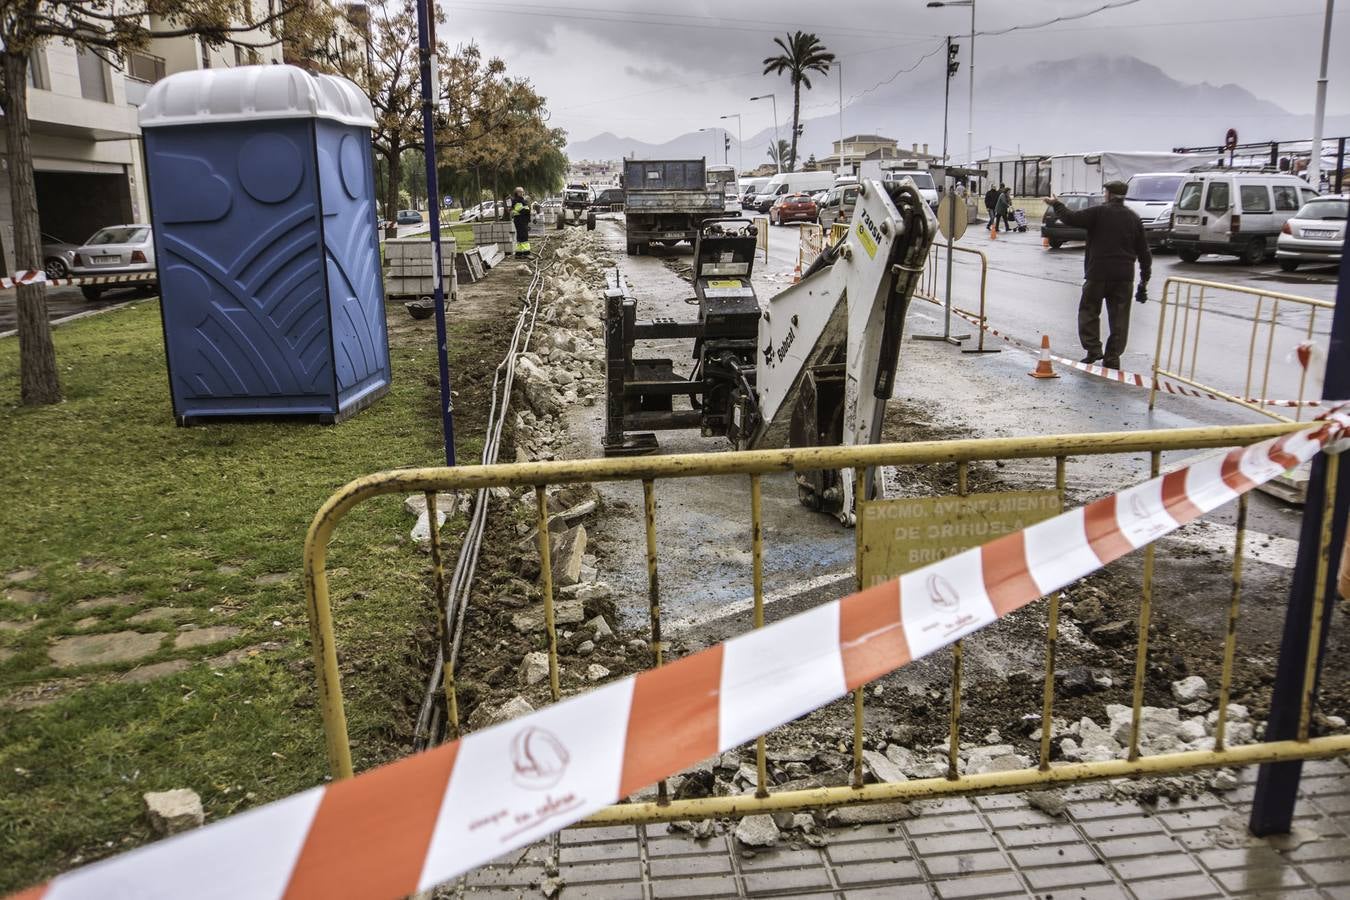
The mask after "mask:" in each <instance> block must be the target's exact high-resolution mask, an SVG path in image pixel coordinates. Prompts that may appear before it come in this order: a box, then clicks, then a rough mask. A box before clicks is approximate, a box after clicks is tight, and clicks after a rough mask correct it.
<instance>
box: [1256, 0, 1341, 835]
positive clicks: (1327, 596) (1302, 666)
mask: <svg viewBox="0 0 1350 900" xmlns="http://www.w3.org/2000/svg"><path fill="white" fill-rule="evenodd" d="M1330 19H1331V4H1330V3H1328V4H1327V21H1330ZM1323 71H1324V72H1325V69H1323ZM1345 250H1350V245H1347V247H1346V248H1344V249H1343V251H1342V253H1341V271H1340V280H1339V282H1338V284H1337V286H1336V308H1335V310H1334V311H1333V312H1332V314H1331V341H1330V344H1329V345H1328V346H1327V364H1326V372H1325V374H1324V375H1323V377H1322V399H1324V400H1344V399H1346V398H1347V397H1350V253H1347V252H1344V251H1345ZM1333 459H1336V457H1332V456H1330V455H1328V454H1326V453H1319V454H1318V455H1317V456H1315V457H1314V458H1313V461H1312V473H1311V475H1310V476H1309V478H1308V497H1307V500H1306V502H1305V504H1304V507H1303V524H1302V527H1301V528H1300V529H1299V534H1298V558H1297V560H1296V561H1295V563H1294V578H1293V582H1292V583H1291V584H1290V586H1289V605H1288V607H1287V608H1286V609H1285V614H1284V635H1283V637H1282V638H1281V640H1280V656H1279V664H1278V666H1277V668H1276V671H1275V686H1274V687H1273V688H1272V690H1271V697H1270V718H1269V719H1267V720H1266V734H1265V738H1264V740H1266V741H1267V742H1269V741H1289V740H1301V739H1303V738H1305V737H1306V736H1307V734H1308V721H1307V719H1305V718H1304V717H1303V704H1304V702H1305V700H1304V697H1305V694H1306V697H1307V699H1306V702H1307V705H1308V715H1309V717H1311V714H1312V711H1313V709H1314V708H1315V707H1316V705H1317V682H1318V680H1319V677H1320V675H1321V669H1322V659H1323V655H1324V651H1325V650H1326V645H1327V633H1328V632H1329V631H1330V628H1331V619H1332V616H1333V615H1334V614H1335V611H1336V574H1337V571H1338V570H1339V565H1340V557H1341V548H1343V547H1344V546H1345V524H1346V523H1345V520H1346V514H1347V512H1348V511H1350V471H1337V472H1334V473H1332V476H1331V477H1330V478H1329V477H1328V471H1327V470H1328V466H1329V465H1330V464H1331V461H1332V460H1333ZM1338 468H1339V467H1338ZM1329 485H1334V495H1333V496H1328V486H1329ZM1327 516H1330V517H1331V521H1330V522H1328V521H1326V517H1327ZM1324 534H1328V535H1329V537H1330V546H1329V547H1328V548H1327V556H1326V558H1325V560H1324V559H1322V558H1320V557H1321V548H1322V538H1323V535H1324ZM1323 565H1325V568H1322V566H1323ZM1318 612H1320V613H1321V615H1320V616H1318V615H1316V614H1317V613H1318ZM1314 634H1316V635H1317V639H1316V641H1315V642H1314V641H1312V640H1311V639H1310V638H1311V636H1312V635H1314ZM1310 645H1311V646H1310ZM1310 649H1312V650H1314V651H1315V652H1316V654H1317V657H1316V659H1315V660H1312V659H1309V651H1310ZM1302 774H1303V763H1302V761H1301V760H1294V761H1292V762H1279V763H1265V764H1263V765H1262V766H1261V769H1260V771H1259V773H1258V774H1257V778H1256V795H1255V796H1254V797H1253V798H1252V816H1251V821H1250V822H1249V823H1248V827H1249V828H1250V829H1251V832H1252V834H1254V835H1256V836H1258V837H1264V836H1265V835H1268V834H1287V833H1288V832H1289V828H1290V826H1291V825H1292V823H1293V818H1294V804H1295V802H1296V801H1297V800H1298V784H1299V779H1300V777H1301V776H1302Z"/></svg>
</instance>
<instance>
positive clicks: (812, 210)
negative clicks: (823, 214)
mask: <svg viewBox="0 0 1350 900" xmlns="http://www.w3.org/2000/svg"><path fill="white" fill-rule="evenodd" d="M819 212H820V210H819V208H818V207H817V206H816V201H814V200H812V199H811V195H810V194H783V195H781V196H780V197H779V198H778V199H777V200H775V201H774V202H773V206H771V207H769V223H770V224H772V225H786V224H787V223H788V222H814V221H815V220H816V216H817V215H819Z"/></svg>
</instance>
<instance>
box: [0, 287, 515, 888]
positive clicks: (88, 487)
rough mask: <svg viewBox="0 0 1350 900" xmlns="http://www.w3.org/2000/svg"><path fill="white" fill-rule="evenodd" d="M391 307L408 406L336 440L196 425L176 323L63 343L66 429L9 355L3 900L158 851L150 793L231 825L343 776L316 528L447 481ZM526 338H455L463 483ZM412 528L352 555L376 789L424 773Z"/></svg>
mask: <svg viewBox="0 0 1350 900" xmlns="http://www.w3.org/2000/svg"><path fill="white" fill-rule="evenodd" d="M509 277H514V276H513V275H510V276H509ZM509 277H508V273H503V278H502V280H503V281H507V280H509ZM506 286H507V285H501V287H506ZM390 310H391V316H390V321H391V353H392V358H393V371H394V383H393V389H392V391H391V392H390V394H389V395H388V396H386V397H385V398H384V399H382V400H380V401H379V402H378V403H376V404H375V405H374V406H373V407H371V408H369V409H367V410H365V411H363V412H361V413H360V414H358V415H357V416H356V417H354V418H353V419H351V420H349V421H347V422H345V423H343V424H341V425H338V426H335V427H325V426H320V425H317V424H312V423H309V422H299V421H287V422H269V421H266V420H258V421H253V422H230V423H228V424H219V425H205V426H198V427H193V428H178V427H175V425H174V423H173V419H172V416H171V407H170V400H169V394H168V383H167V378H166V376H165V364H164V352H163V341H162V337H161V331H160V317H159V308H158V303H157V301H155V300H147V301H143V302H139V303H137V304H135V305H134V306H132V307H128V308H123V309H120V310H116V311H113V312H110V313H108V314H106V315H102V316H96V317H93V318H90V319H85V320H82V321H78V322H74V323H71V324H69V325H66V326H63V327H61V328H58V329H56V331H55V340H56V347H57V354H58V360H59V363H60V369H61V377H62V380H63V383H64V387H65V391H66V397H67V400H66V402H65V403H63V404H61V405H59V406H55V407H48V408H39V409H24V408H20V407H18V405H17V404H18V345H17V342H16V341H15V340H13V339H8V340H3V341H0V459H3V460H4V468H3V473H0V493H2V494H3V497H4V503H3V504H0V534H2V535H4V538H3V540H2V541H0V893H6V892H8V891H11V890H13V889H16V888H20V887H23V886H25V885H27V884H30V883H33V882H35V881H39V880H41V879H43V878H46V877H49V876H51V875H53V874H55V873H57V872H59V871H62V870H64V869H67V868H70V867H71V866H74V865H78V864H80V863H82V862H87V861H90V860H92V859H95V858H98V857H100V856H105V855H109V854H112V853H115V852H119V851H121V850H123V849H126V848H127V847H129V846H132V845H134V844H137V843H141V842H143V841H145V840H148V839H149V838H150V837H151V835H150V832H149V828H148V825H147V824H146V821H145V818H144V815H143V809H142V801H141V794H142V793H144V792H146V791H155V790H167V789H170V788H177V787H187V788H192V789H193V790H196V791H197V792H198V793H199V794H201V796H202V800H203V802H204V805H205V807H206V811H207V817H208V820H212V819H220V818H223V817H225V816H227V815H229V814H230V813H232V812H235V811H236V810H239V809H242V808H245V807H248V806H252V805H256V804H258V803H262V802H265V801H268V800H272V799H275V798H277V797H281V796H284V795H286V794H290V793H293V792H295V791H297V790H300V789H303V788H306V787H310V786H312V785H314V784H316V783H318V782H320V781H321V780H322V779H323V778H324V777H325V775H326V768H327V767H326V761H325V756H324V751H323V741H322V731H321V727H320V722H319V714H318V710H317V707H316V704H315V700H314V689H313V677H312V667H311V664H310V659H309V639H308V628H307V622H306V616H305V604H304V595H303V591H302V587H301V578H300V572H301V550H302V542H303V540H304V534H305V529H306V528H307V526H308V524H309V521H310V518H311V517H312V516H313V514H314V512H315V510H317V509H318V507H319V505H320V504H321V503H322V502H323V500H324V499H325V498H326V497H328V495H329V494H331V493H332V492H333V491H334V490H336V489H337V488H338V487H339V486H341V485H342V484H343V483H345V482H346V481H348V480H350V479H352V478H354V477H356V476H359V475H362V474H366V473H369V472H373V471H377V470H380V469H387V468H394V467H398V466H412V465H434V464H436V463H438V462H439V461H440V460H441V451H440V445H439V429H440V423H439V418H438V415H437V401H436V386H435V385H436V357H435V352H434V347H435V343H434V332H433V331H432V325H431V323H430V322H424V323H417V324H416V326H413V325H411V323H410V322H409V320H407V318H406V317H405V316H404V313H403V311H402V309H401V308H400V307H398V306H397V305H391V307H390ZM509 319H510V316H509V314H508V313H507V308H502V309H500V310H498V311H497V314H496V315H493V316H488V315H479V316H471V315H456V316H453V317H451V323H450V327H451V335H450V342H449V343H450V346H451V347H452V348H455V349H453V350H452V366H453V370H454V371H456V373H457V383H456V388H457V390H458V391H459V393H460V397H459V401H458V405H459V408H460V409H461V410H462V412H461V413H459V415H458V416H457V421H456V424H457V433H458V434H459V435H460V446H459V456H460V459H461V460H466V461H467V460H471V459H474V458H476V457H477V455H478V454H479V453H480V452H481V434H482V432H483V425H484V423H483V419H482V416H483V411H484V410H485V409H486V405H485V404H484V403H481V402H478V401H479V400H481V399H482V398H483V396H485V392H486V390H487V386H488V385H489V384H490V381H491V369H492V366H493V365H495V361H496V360H497V359H498V358H500V356H501V351H500V349H499V348H500V347H504V340H499V338H500V337H501V334H502V332H503V329H504V328H506V327H509V325H510V322H509ZM475 416H477V418H476V419H475ZM453 524H454V523H452V525H453ZM411 526H412V518H411V517H410V516H408V515H407V514H406V513H405V512H404V511H403V510H402V501H401V499H400V498H382V499H381V500H378V501H374V502H372V503H370V504H367V505H366V506H364V507H361V508H358V510H356V511H355V512H354V513H353V514H352V515H351V516H350V517H349V518H348V519H347V520H346V522H345V523H344V524H343V525H342V526H340V527H339V529H338V532H337V536H336V539H335V541H334V543H333V547H332V550H331V555H330V562H329V570H330V573H332V574H333V578H332V587H333V590H334V605H335V611H336V614H337V617H338V634H339V639H340V650H339V652H340V656H341V659H342V662H343V666H344V674H345V676H346V677H345V678H344V688H345V689H346V692H347V710H348V717H349V721H350V728H351V734H352V741H353V753H354V757H355V762H356V765H357V768H358V769H359V768H364V767H367V766H370V765H372V764H374V763H377V762H380V761H382V760H385V759H388V758H390V757H392V756H396V755H399V754H401V753H404V752H406V749H407V746H408V739H409V733H410V731H411V721H412V718H413V716H414V715H415V708H414V705H415V704H416V702H417V701H419V700H420V699H421V696H420V688H419V686H418V683H419V682H420V681H421V680H422V679H423V678H424V675H423V669H424V666H425V662H426V661H425V653H424V650H425V648H426V646H427V645H428V644H429V643H430V642H431V640H432V635H431V634H430V632H429V623H431V622H433V621H434V619H433V616H432V613H431V611H430V605H429V604H430V596H429V591H428V589H427V587H426V584H427V577H428V571H429V566H428V563H427V557H426V556H424V555H422V554H421V553H419V552H417V551H416V549H415V548H414V547H413V546H412V545H411V544H410V543H409V539H408V536H407V535H408V530H409V529H410V528H411ZM450 533H453V529H452V530H451V531H450ZM450 550H451V552H453V550H454V548H453V547H452V548H450ZM452 558H453V557H452ZM101 634H102V635H116V637H114V638H110V639H106V640H105V641H104V642H103V644H102V645H100V644H99V642H98V641H94V642H93V645H94V646H93V649H90V647H87V646H86V647H83V648H79V650H78V652H77V651H75V650H72V649H71V641H70V638H71V637H72V636H74V637H78V636H85V635H101ZM76 643H77V644H78V642H76ZM134 647H139V648H140V650H141V652H142V653H145V654H146V655H144V656H142V657H141V658H139V659H136V660H134V661H122V662H109V661H106V656H107V654H113V653H116V651H117V650H119V649H128V648H134ZM100 651H103V652H104V653H105V655H103V656H100V655H98V653H99V652H100ZM72 653H73V654H74V656H73V658H72ZM91 654H92V655H91ZM58 662H65V663H66V665H65V667H59V666H58ZM153 676H158V677H153Z"/></svg>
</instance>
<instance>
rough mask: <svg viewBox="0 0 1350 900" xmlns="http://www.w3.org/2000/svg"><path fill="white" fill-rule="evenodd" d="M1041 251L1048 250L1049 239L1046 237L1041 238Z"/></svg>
mask: <svg viewBox="0 0 1350 900" xmlns="http://www.w3.org/2000/svg"><path fill="white" fill-rule="evenodd" d="M1041 249H1042V250H1049V249H1050V239H1049V238H1048V237H1043V238H1041Z"/></svg>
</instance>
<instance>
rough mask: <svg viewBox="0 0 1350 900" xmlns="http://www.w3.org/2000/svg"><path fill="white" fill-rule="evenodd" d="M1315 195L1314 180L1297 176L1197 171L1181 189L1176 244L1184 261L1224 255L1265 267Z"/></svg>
mask: <svg viewBox="0 0 1350 900" xmlns="http://www.w3.org/2000/svg"><path fill="white" fill-rule="evenodd" d="M1315 196H1317V192H1316V191H1314V190H1313V189H1312V188H1311V187H1309V186H1308V182H1306V181H1304V180H1303V179H1302V178H1299V177H1297V176H1295V175H1283V174H1280V173H1277V172H1232V171H1227V170H1221V171H1212V172H1203V173H1192V174H1191V175H1190V176H1188V178H1187V180H1186V181H1185V182H1183V183H1182V185H1181V188H1180V190H1178V191H1177V201H1176V206H1175V207H1174V209H1173V214H1172V245H1173V246H1174V247H1176V250H1177V256H1178V257H1179V258H1180V259H1181V261H1182V262H1188V263H1193V262H1195V261H1196V260H1198V259H1199V258H1200V255H1201V254H1203V253H1220V254H1223V255H1226V256H1238V257H1241V258H1242V261H1243V262H1246V263H1249V264H1254V263H1259V262H1261V261H1262V260H1264V259H1266V258H1267V257H1269V256H1272V255H1273V254H1274V253H1275V243H1276V240H1277V239H1278V238H1279V236H1280V231H1281V229H1283V227H1284V223H1285V222H1287V221H1288V220H1289V219H1291V218H1293V216H1294V214H1295V213H1296V212H1298V210H1299V208H1300V207H1302V206H1303V205H1304V204H1305V203H1307V202H1308V201H1309V200H1311V199H1312V198H1313V197H1315Z"/></svg>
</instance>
